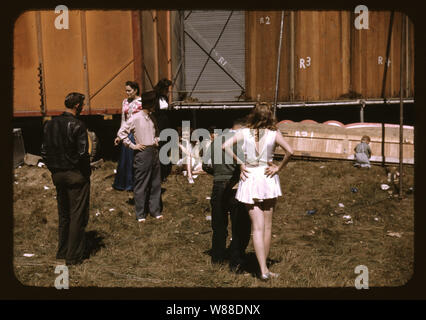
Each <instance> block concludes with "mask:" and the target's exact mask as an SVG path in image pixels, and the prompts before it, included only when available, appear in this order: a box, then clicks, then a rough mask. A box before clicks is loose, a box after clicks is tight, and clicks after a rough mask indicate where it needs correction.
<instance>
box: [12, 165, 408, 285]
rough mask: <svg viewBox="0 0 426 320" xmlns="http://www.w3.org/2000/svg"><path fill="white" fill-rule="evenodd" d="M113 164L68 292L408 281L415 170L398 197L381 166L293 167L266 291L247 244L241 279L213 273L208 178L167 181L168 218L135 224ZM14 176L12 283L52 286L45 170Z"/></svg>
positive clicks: (51, 208)
mask: <svg viewBox="0 0 426 320" xmlns="http://www.w3.org/2000/svg"><path fill="white" fill-rule="evenodd" d="M115 167H116V163H115V162H111V161H107V162H105V163H104V164H103V165H102V166H101V167H100V168H98V169H96V170H95V171H94V172H93V174H92V182H91V203H90V219H89V224H88V227H87V228H86V231H87V239H88V241H89V244H90V248H91V256H90V258H89V259H88V260H85V261H84V263H83V264H81V265H77V266H70V268H69V271H70V279H69V285H70V287H126V288H130V287H137V288H144V287H163V288H164V287H166V288H175V287H185V288H186V287H188V288H192V287H204V288H217V287H223V288H254V287H276V288H311V287H322V288H324V287H325V288H327V287H353V286H354V281H355V278H356V277H357V274H355V272H354V270H355V267H357V266H358V265H364V266H367V267H368V271H369V286H370V287H383V286H402V285H404V284H405V283H406V282H407V281H408V280H409V279H410V278H411V277H412V275H413V260H414V196H413V193H407V192H406V191H407V190H409V188H410V187H413V185H414V168H413V167H411V166H407V167H404V176H403V183H404V189H403V190H404V193H403V196H404V197H403V199H401V200H400V199H398V198H397V197H394V196H393V195H394V194H395V190H394V189H393V188H392V186H391V189H389V190H388V191H383V190H382V189H381V188H380V185H381V184H382V183H386V184H389V182H388V181H387V175H386V171H385V168H383V167H381V166H377V165H374V166H372V168H371V169H369V170H368V169H356V168H354V167H352V164H351V163H350V162H345V161H304V160H292V161H291V162H290V163H289V164H288V166H287V167H286V168H285V169H284V170H283V171H282V172H281V173H280V180H281V185H282V189H283V192H284V196H283V197H280V198H279V200H278V202H277V207H276V212H275V214H274V218H273V237H272V245H271V254H270V258H271V260H270V262H271V266H270V269H271V271H273V272H278V273H280V274H281V276H280V277H279V278H278V279H274V280H273V281H270V282H266V283H265V282H261V281H260V280H259V279H258V278H257V277H256V273H257V271H258V265H257V261H256V258H255V255H254V249H253V245H252V242H251V241H250V243H249V246H248V248H247V251H246V252H247V265H246V266H245V271H246V272H245V273H243V274H234V273H232V272H230V271H229V269H228V267H227V266H226V265H224V266H213V265H211V263H210V256H209V253H208V252H209V249H210V242H211V235H212V231H211V226H210V220H208V219H209V216H210V202H209V199H208V197H210V195H211V187H212V177H210V176H208V175H200V176H199V177H198V178H197V179H196V180H195V184H193V185H191V184H188V182H187V180H186V179H185V178H184V177H183V176H181V175H171V176H169V179H168V181H167V182H166V183H164V184H163V188H164V193H163V203H164V212H163V214H164V220H163V221H156V220H155V219H152V218H151V219H149V218H148V219H147V222H146V223H145V224H142V225H141V224H138V223H137V221H136V219H135V213H134V206H133V205H132V204H131V203H129V202H128V197H129V194H128V193H127V192H120V191H115V190H113V189H112V188H111V185H112V182H113V179H114V173H113V172H114V169H115ZM14 175H15V182H14V194H13V201H14V213H13V215H14V261H13V263H14V270H15V275H16V278H17V279H18V280H19V281H20V282H21V283H22V284H24V285H27V286H39V287H53V286H54V282H55V278H56V277H57V274H55V272H54V271H55V267H56V266H58V265H62V264H64V261H63V260H55V254H56V246H57V223H58V217H57V207H56V205H57V204H56V199H55V196H56V191H55V188H54V186H53V184H52V181H51V178H50V173H49V171H48V170H47V169H46V168H39V167H29V166H22V167H20V168H17V169H15V171H14ZM351 188H357V192H353V191H352V190H351ZM392 190H393V191H394V192H393V194H390V191H392ZM339 204H342V205H343V207H342V206H339ZM308 210H316V212H315V213H314V214H312V215H308V214H307V211H308ZM349 216H350V217H349ZM27 253H29V254H34V256H31V257H26V256H24V254H27Z"/></svg>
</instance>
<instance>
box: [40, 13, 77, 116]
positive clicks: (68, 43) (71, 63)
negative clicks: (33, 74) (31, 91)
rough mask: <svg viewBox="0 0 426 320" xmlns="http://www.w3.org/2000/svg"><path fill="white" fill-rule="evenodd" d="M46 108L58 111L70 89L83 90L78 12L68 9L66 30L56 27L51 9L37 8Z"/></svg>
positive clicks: (54, 16) (54, 15) (71, 90)
mask: <svg viewBox="0 0 426 320" xmlns="http://www.w3.org/2000/svg"><path fill="white" fill-rule="evenodd" d="M40 15H41V31H42V34H43V57H44V68H45V83H46V106H47V107H48V110H61V109H63V108H64V100H65V97H66V95H67V94H68V93H70V92H73V91H74V92H82V93H84V91H85V89H84V69H83V56H82V51H83V50H82V40H81V21H80V19H81V18H80V11H74V10H70V11H69V26H70V28H69V29H60V30H58V29H56V28H55V24H54V23H55V19H56V17H57V16H56V14H55V11H54V10H49V11H40Z"/></svg>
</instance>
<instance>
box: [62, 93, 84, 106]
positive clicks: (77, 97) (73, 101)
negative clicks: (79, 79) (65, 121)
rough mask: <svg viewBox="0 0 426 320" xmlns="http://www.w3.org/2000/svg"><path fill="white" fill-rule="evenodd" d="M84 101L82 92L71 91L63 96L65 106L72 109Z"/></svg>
mask: <svg viewBox="0 0 426 320" xmlns="http://www.w3.org/2000/svg"><path fill="white" fill-rule="evenodd" d="M83 103H84V94H81V93H78V92H71V93H69V94H68V95H67V96H66V98H65V107H67V108H68V109H73V108H74V107H75V106H77V105H78V106H82V105H83Z"/></svg>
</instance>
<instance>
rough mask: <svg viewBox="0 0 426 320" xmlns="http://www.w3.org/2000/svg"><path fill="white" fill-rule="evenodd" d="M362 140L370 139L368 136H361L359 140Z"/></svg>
mask: <svg viewBox="0 0 426 320" xmlns="http://www.w3.org/2000/svg"><path fill="white" fill-rule="evenodd" d="M363 140H365V141H368V142H370V141H371V139H370V137H369V136H362V138H361V141H363Z"/></svg>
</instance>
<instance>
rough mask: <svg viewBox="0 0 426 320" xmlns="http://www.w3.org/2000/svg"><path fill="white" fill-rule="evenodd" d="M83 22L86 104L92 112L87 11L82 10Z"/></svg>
mask: <svg viewBox="0 0 426 320" xmlns="http://www.w3.org/2000/svg"><path fill="white" fill-rule="evenodd" d="M80 22H81V49H82V51H83V72H84V91H85V94H86V105H87V107H88V108H89V114H90V88H89V63H88V61H87V29H86V12H85V11H83V10H82V11H80Z"/></svg>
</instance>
